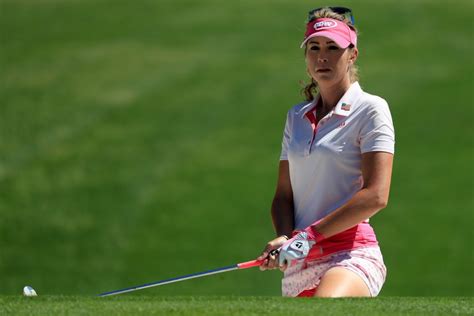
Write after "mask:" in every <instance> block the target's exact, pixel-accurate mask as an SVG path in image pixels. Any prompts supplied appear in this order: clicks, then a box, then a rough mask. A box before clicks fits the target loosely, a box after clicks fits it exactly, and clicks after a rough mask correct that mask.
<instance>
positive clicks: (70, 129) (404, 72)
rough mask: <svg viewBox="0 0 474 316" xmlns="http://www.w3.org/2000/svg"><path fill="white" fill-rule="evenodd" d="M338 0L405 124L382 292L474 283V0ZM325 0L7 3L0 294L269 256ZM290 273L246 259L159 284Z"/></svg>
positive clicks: (263, 288)
mask: <svg viewBox="0 0 474 316" xmlns="http://www.w3.org/2000/svg"><path fill="white" fill-rule="evenodd" d="M339 4H341V5H347V6H350V7H352V8H353V10H354V12H355V15H356V23H357V25H358V26H359V28H360V30H361V36H360V38H359V43H360V59H359V61H358V63H359V66H360V69H361V83H362V86H363V87H364V89H366V90H367V91H369V92H371V93H374V94H378V95H381V96H383V97H384V98H386V99H387V100H388V102H389V104H390V106H391V110H392V115H393V119H394V122H395V128H396V133H397V136H396V137H397V143H396V158H395V166H394V174H393V180H392V190H391V200H390V203H389V206H388V207H387V208H386V209H385V210H384V211H382V212H381V213H380V214H379V215H377V216H375V217H374V219H373V221H372V223H373V226H374V227H375V229H376V231H377V234H378V238H379V241H380V243H381V247H382V251H383V253H384V258H385V262H386V264H387V267H388V279H387V282H386V285H385V287H384V289H383V291H382V293H381V295H382V296H384V295H392V296H410V295H415V296H427V295H434V296H471V295H474V287H473V286H472V277H471V276H472V268H471V267H472V266H473V265H474V260H473V252H472V249H473V247H472V240H473V239H472V222H473V213H472V209H473V207H474V203H473V198H472V188H473V182H472V174H473V169H472V158H473V155H472V144H473V138H472V135H474V133H473V130H472V120H473V110H472V103H473V102H472V101H473V99H472V92H471V90H472V82H473V79H472V73H473V70H474V69H473V63H472V56H473V47H472V19H471V17H472V13H473V6H474V5H473V2H472V1H467V0H459V1H456V5H455V6H447V5H446V4H445V3H443V2H438V1H428V0H416V1H409V2H408V1H406V2H403V3H402V2H400V1H395V0H388V1H384V2H383V5H380V2H379V1H375V0H373V1H371V0H363V1H341V2H340V3H339ZM313 6H315V3H314V1H298V2H294V1H284V0H271V1H270V0H262V1H250V0H245V1H225V2H224V1H218V0H201V1H191V0H180V1H172V0H163V1H162V0H160V1H152V0H149V1H147V0H143V1H133V2H130V1H125V0H114V1H111V0H81V1H58V0H42V1H37V0H0V44H1V49H0V100H1V103H0V294H14V293H18V292H19V291H21V289H22V287H23V286H24V285H26V284H30V285H32V286H33V287H34V288H35V289H37V290H38V291H39V292H40V293H42V294H48V295H54V294H59V293H61V294H65V295H78V294H90V293H96V292H100V291H105V290H109V289H114V288H122V287H126V286H129V285H133V284H141V283H147V282H151V281H155V280H160V279H164V278H168V277H173V276H177V275H183V274H188V273H192V272H197V271H203V270H208V269H211V268H217V267H221V266H226V265H229V264H233V263H237V262H240V261H246V260H250V259H252V258H254V257H255V256H256V255H257V254H259V252H260V250H261V249H262V248H263V246H264V244H265V243H266V241H267V240H268V239H269V238H271V237H272V236H273V231H272V227H271V223H270V217H269V207H270V203H271V199H272V195H273V193H274V186H275V180H276V170H277V164H278V157H279V150H280V142H281V136H282V128H283V124H284V119H285V116H286V111H287V110H288V108H290V107H291V106H292V105H293V104H295V103H298V102H299V101H300V100H301V97H300V95H299V93H298V92H299V84H298V82H299V81H300V80H305V79H306V73H305V70H304V60H303V56H302V52H301V50H300V49H299V48H298V45H299V42H300V40H301V37H302V33H303V30H304V19H305V12H306V11H307V10H308V9H310V8H312V7H313ZM279 287H280V274H279V273H278V272H275V273H270V272H269V273H261V272H259V271H258V270H256V269H253V270H248V271H239V272H236V273H229V274H226V275H225V276H215V277H211V278H206V279H202V280H199V281H197V280H196V281H189V282H184V283H179V284H173V285H170V286H167V287H166V288H164V287H163V288H160V289H156V290H153V291H152V292H151V294H156V295H158V296H161V295H196V294H199V295H279V293H280V291H279ZM41 300H42V298H40V300H38V302H41ZM158 300H159V299H158ZM374 302H375V301H374Z"/></svg>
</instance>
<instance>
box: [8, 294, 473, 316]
mask: <svg viewBox="0 0 474 316" xmlns="http://www.w3.org/2000/svg"><path fill="white" fill-rule="evenodd" d="M0 303H2V304H1V305H0V313H2V314H3V313H7V314H14V315H51V314H54V315H60V314H67V315H91V314H94V315H138V314H140V315H203V316H209V315H219V316H220V315H245V316H249V315H284V316H287V315H304V314H308V315H314V314H318V315H328V316H331V315H381V316H382V315H383V316H392V315H472V313H474V304H473V303H474V302H473V299H472V298H441V297H432V298H426V297H424V298H423V297H410V298H407V297H385V298H376V299H361V298H347V299H298V300H294V299H288V298H275V297H232V296H230V297H212V296H210V297H209V296H208V297H200V296H190V297H153V296H127V297H115V298H90V297H83V296H45V297H36V298H24V297H11V296H7V297H0Z"/></svg>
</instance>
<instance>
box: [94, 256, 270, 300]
mask: <svg viewBox="0 0 474 316" xmlns="http://www.w3.org/2000/svg"><path fill="white" fill-rule="evenodd" d="M261 262H262V261H259V260H252V261H247V262H241V263H237V264H234V265H231V266H227V267H223V268H218V269H213V270H208V271H204V272H198V273H192V274H188V275H184V276H181V277H177V278H171V279H166V280H162V281H157V282H152V283H147V284H143V285H137V286H133V287H128V288H125V289H121V290H116V291H110V292H105V293H102V294H99V296H111V295H118V294H123V293H128V292H133V291H138V290H143V289H147V288H150V287H155V286H160V285H165V284H170V283H175V282H180V281H185V280H190V279H195V278H200V277H203V276H207V275H211V274H217V273H223V272H228V271H233V270H238V269H248V268H252V267H257V266H259V265H260V263H261Z"/></svg>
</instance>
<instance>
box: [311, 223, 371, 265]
mask: <svg viewBox="0 0 474 316" xmlns="http://www.w3.org/2000/svg"><path fill="white" fill-rule="evenodd" d="M318 222H319V221H318ZM318 222H316V223H315V224H317V223H318ZM312 227H314V226H313V225H311V226H310V227H308V228H307V229H305V231H307V230H311V231H312V232H313V236H312V237H311V238H312V239H314V240H316V244H315V245H314V246H313V248H311V250H310V251H309V254H308V257H307V258H306V261H311V260H315V259H318V258H321V257H324V256H327V255H329V254H332V253H335V252H338V251H342V250H353V249H357V248H361V247H368V246H378V244H379V243H378V241H377V237H376V236H375V232H374V229H373V228H372V226H370V224H369V223H368V222H362V223H360V224H358V225H356V226H354V227H352V228H349V229H348V230H345V231H343V232H341V233H339V234H336V235H334V236H331V237H329V238H324V236H323V235H321V234H319V233H318V232H317V231H315V230H314V229H312Z"/></svg>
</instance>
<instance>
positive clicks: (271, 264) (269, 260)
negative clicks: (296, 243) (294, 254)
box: [257, 236, 288, 271]
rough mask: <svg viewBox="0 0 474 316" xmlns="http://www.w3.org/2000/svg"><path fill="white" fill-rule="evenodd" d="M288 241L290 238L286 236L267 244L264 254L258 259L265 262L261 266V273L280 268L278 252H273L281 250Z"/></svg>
mask: <svg viewBox="0 0 474 316" xmlns="http://www.w3.org/2000/svg"><path fill="white" fill-rule="evenodd" d="M287 240H288V238H287V237H286V236H280V237H277V238H275V239H273V240H270V241H269V242H268V243H267V245H266V246H265V248H264V249H263V251H262V254H261V255H260V256H259V257H258V258H257V260H263V262H262V264H261V265H260V270H261V271H265V270H273V269H279V268H280V266H279V264H278V252H276V251H273V252H272V250H275V249H279V248H280V247H281V246H282V245H283V244H284V243H285V242H286V241H287Z"/></svg>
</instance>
